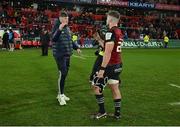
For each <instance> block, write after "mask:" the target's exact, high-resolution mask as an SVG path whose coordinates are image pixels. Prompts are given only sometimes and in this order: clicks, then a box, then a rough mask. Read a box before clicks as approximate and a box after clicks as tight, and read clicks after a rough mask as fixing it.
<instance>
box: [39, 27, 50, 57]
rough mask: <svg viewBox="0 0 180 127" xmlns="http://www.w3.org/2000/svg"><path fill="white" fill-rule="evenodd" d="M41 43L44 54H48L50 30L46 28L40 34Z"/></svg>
mask: <svg viewBox="0 0 180 127" xmlns="http://www.w3.org/2000/svg"><path fill="white" fill-rule="evenodd" d="M40 43H41V47H42V56H48V47H49V43H50V34H49V33H48V30H46V29H44V30H43V31H42V34H41V36H40Z"/></svg>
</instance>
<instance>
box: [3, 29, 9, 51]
mask: <svg viewBox="0 0 180 127" xmlns="http://www.w3.org/2000/svg"><path fill="white" fill-rule="evenodd" d="M2 40H3V45H2V49H5V50H8V49H9V34H8V32H7V30H6V29H5V30H4V34H3V38H2Z"/></svg>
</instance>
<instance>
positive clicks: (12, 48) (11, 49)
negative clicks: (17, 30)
mask: <svg viewBox="0 0 180 127" xmlns="http://www.w3.org/2000/svg"><path fill="white" fill-rule="evenodd" d="M9 47H10V50H9V51H11V52H13V51H14V32H13V30H12V28H10V29H9Z"/></svg>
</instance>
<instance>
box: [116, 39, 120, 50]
mask: <svg viewBox="0 0 180 127" xmlns="http://www.w3.org/2000/svg"><path fill="white" fill-rule="evenodd" d="M116 52H121V42H120V41H119V42H118V46H117V49H116Z"/></svg>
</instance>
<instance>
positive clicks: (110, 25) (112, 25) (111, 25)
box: [109, 23, 118, 29]
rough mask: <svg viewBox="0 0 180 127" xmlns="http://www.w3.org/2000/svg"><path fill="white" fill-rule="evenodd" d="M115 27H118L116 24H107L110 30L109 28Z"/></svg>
mask: <svg viewBox="0 0 180 127" xmlns="http://www.w3.org/2000/svg"><path fill="white" fill-rule="evenodd" d="M115 26H118V25H117V24H116V23H112V24H109V28H110V29H111V28H113V27H115Z"/></svg>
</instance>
